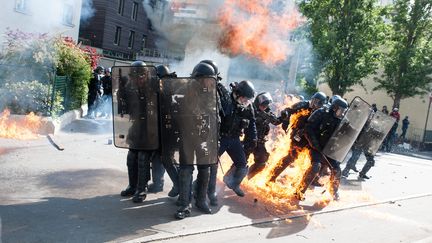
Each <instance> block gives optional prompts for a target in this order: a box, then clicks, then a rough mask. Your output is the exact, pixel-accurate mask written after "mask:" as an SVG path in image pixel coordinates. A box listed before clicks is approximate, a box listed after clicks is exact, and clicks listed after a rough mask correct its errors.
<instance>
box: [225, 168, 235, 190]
mask: <svg viewBox="0 0 432 243" xmlns="http://www.w3.org/2000/svg"><path fill="white" fill-rule="evenodd" d="M235 168H236V167H235V166H234V165H232V166H231V168H230V169H229V170H228V171H227V172H226V173H225V175H224V177H223V182H224V183H225V185H226V186H227V187H228V188H229V189H232V187H233V179H234V178H233V177H234V171H235Z"/></svg>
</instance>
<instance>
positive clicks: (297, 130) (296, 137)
mask: <svg viewBox="0 0 432 243" xmlns="http://www.w3.org/2000/svg"><path fill="white" fill-rule="evenodd" d="M303 111H306V114H305V115H302V116H300V117H299V118H298V120H297V123H296V125H295V127H292V128H291V129H292V130H291V147H290V149H289V151H288V154H287V155H286V156H285V157H284V158H282V160H281V161H280V162H279V163H278V165H277V166H276V167H274V168H273V170H272V172H271V175H272V177H271V178H270V181H273V182H274V181H276V178H277V177H278V176H279V175H280V174H281V173H282V172H283V171H284V170H285V169H286V168H287V167H288V166H289V165H290V164H291V163H293V162H294V161H295V159H296V158H297V155H298V151H299V150H301V149H302V148H304V147H309V145H308V142H307V140H306V139H305V137H304V128H305V125H306V122H307V120H308V118H309V116H310V115H311V113H312V111H313V109H312V108H310V105H309V101H300V102H298V103H296V104H294V105H293V106H292V107H291V108H286V109H285V110H284V111H282V114H284V115H282V116H281V119H283V123H282V124H283V125H282V126H283V128H284V130H286V129H287V128H288V125H289V120H290V117H291V115H294V114H296V113H300V112H303Z"/></svg>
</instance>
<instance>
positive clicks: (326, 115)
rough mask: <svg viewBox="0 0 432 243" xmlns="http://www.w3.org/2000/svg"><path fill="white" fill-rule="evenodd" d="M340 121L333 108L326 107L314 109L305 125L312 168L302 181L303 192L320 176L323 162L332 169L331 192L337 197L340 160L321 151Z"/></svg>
mask: <svg viewBox="0 0 432 243" xmlns="http://www.w3.org/2000/svg"><path fill="white" fill-rule="evenodd" d="M340 122H341V119H340V118H337V117H336V115H335V112H334V111H333V110H332V109H326V108H320V109H318V110H316V111H314V113H312V115H311V116H310V117H309V119H308V122H307V123H306V126H305V137H306V139H307V141H308V143H309V145H310V146H311V148H312V150H311V157H312V168H311V169H310V171H309V172H308V173H307V174H306V175H305V177H304V179H303V181H304V182H305V183H302V185H304V186H303V188H302V189H301V192H302V193H304V192H306V190H307V187H308V186H309V185H310V184H311V183H312V181H313V180H314V178H315V177H317V176H318V173H319V172H320V168H321V164H322V163H328V166H329V167H330V169H331V179H330V181H331V182H332V188H331V193H332V194H333V195H334V196H335V197H337V190H338V188H339V183H340V176H341V169H340V165H339V162H338V161H336V160H333V159H331V158H329V157H326V156H324V155H323V154H322V152H321V151H322V149H323V148H324V147H325V145H326V144H327V142H328V141H329V139H330V138H331V136H332V134H333V132H334V131H335V130H336V128H337V127H338V125H339V123H340Z"/></svg>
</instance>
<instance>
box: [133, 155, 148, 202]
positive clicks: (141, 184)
mask: <svg viewBox="0 0 432 243" xmlns="http://www.w3.org/2000/svg"><path fill="white" fill-rule="evenodd" d="M150 156H151V153H149V152H147V151H139V152H138V183H137V189H136V191H135V194H134V196H133V198H132V202H134V203H141V202H142V201H144V200H145V199H146V197H147V183H148V181H149V180H150Z"/></svg>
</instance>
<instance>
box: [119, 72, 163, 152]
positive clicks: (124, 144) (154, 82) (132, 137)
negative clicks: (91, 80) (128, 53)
mask: <svg viewBox="0 0 432 243" xmlns="http://www.w3.org/2000/svg"><path fill="white" fill-rule="evenodd" d="M158 93H159V78H158V76H157V75H156V68H155V67H153V66H146V67H133V66H126V67H113V68H112V94H113V99H112V101H113V106H112V107H113V129H114V145H115V146H116V147H119V148H130V149H139V150H154V149H158V148H159V113H158V109H159V108H158Z"/></svg>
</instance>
